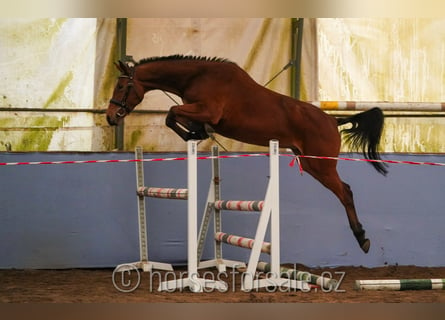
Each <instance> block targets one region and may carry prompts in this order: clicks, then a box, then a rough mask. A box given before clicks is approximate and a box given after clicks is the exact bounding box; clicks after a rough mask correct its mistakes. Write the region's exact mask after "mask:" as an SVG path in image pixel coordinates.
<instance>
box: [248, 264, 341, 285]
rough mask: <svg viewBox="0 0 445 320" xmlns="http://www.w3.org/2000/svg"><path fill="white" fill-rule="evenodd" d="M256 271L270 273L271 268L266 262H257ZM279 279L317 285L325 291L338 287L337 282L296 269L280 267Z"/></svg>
mask: <svg viewBox="0 0 445 320" xmlns="http://www.w3.org/2000/svg"><path fill="white" fill-rule="evenodd" d="M257 270H259V271H262V272H266V273H267V272H270V271H271V266H270V263H267V262H261V261H260V262H258V265H257ZM280 273H281V274H280V277H285V278H289V279H292V280H300V281H305V282H307V283H310V284H314V285H318V286H320V287H322V288H325V289H335V288H336V287H337V285H338V281H337V280H335V279H332V278H326V277H322V276H318V275H315V274H312V273H310V272H307V271H300V270H296V269H291V268H286V267H280Z"/></svg>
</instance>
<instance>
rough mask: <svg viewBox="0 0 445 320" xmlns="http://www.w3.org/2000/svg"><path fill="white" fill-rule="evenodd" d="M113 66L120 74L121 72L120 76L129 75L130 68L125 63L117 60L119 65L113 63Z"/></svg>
mask: <svg viewBox="0 0 445 320" xmlns="http://www.w3.org/2000/svg"><path fill="white" fill-rule="evenodd" d="M114 65H115V66H116V67H117V68H118V69H119V71H120V72H122V74H124V75H127V76H128V75H130V71H131V70H130V67H129V66H128V65H127V64H126V63H125V62H122V61H121V60H119V64H117V63H116V62H115V63H114Z"/></svg>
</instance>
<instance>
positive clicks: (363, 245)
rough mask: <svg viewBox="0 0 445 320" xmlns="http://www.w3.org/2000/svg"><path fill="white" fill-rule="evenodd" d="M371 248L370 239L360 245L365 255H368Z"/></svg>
mask: <svg viewBox="0 0 445 320" xmlns="http://www.w3.org/2000/svg"><path fill="white" fill-rule="evenodd" d="M370 246H371V241H369V239H365V241H364V242H363V243H362V244H361V245H360V247H361V248H362V250H363V251H364V252H365V253H368V251H369V247H370Z"/></svg>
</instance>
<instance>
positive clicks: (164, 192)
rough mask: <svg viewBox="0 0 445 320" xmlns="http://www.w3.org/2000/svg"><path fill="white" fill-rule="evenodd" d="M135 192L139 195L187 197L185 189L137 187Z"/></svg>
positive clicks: (169, 197) (170, 197)
mask: <svg viewBox="0 0 445 320" xmlns="http://www.w3.org/2000/svg"><path fill="white" fill-rule="evenodd" d="M136 193H137V195H138V196H140V197H151V198H162V199H180V200H187V199H188V190H187V189H174V188H154V187H139V188H138V189H137V191H136Z"/></svg>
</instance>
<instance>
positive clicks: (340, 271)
mask: <svg viewBox="0 0 445 320" xmlns="http://www.w3.org/2000/svg"><path fill="white" fill-rule="evenodd" d="M297 269H298V270H303V271H308V272H310V273H312V274H316V275H321V274H323V275H324V276H332V278H334V279H337V280H339V281H340V283H339V286H338V287H337V288H336V289H335V290H322V289H321V288H320V287H311V289H310V291H308V292H302V291H299V290H293V289H287V288H263V289H259V290H256V289H255V290H252V291H250V292H244V291H242V290H241V286H240V281H241V278H242V276H241V275H242V273H241V271H239V272H238V270H235V271H233V270H232V269H228V270H227V272H226V273H225V274H220V275H219V276H220V279H221V280H224V281H225V282H226V283H227V284H228V289H227V291H226V292H220V291H218V290H216V289H214V290H208V291H210V292H204V293H194V292H191V291H190V290H189V289H188V288H187V289H182V290H176V291H174V292H158V290H157V288H158V284H159V279H160V277H161V279H163V280H164V279H167V280H171V279H172V278H173V277H175V276H176V277H178V279H179V278H180V277H181V276H182V275H183V274H184V273H186V269H185V268H179V269H178V268H177V270H175V272H174V273H169V274H166V273H165V272H164V271H158V272H157V273H154V274H150V273H143V272H140V273H138V272H137V271H132V272H127V273H125V274H123V273H113V271H114V269H70V270H0V284H1V286H0V302H3V303H12V302H15V303H23V302H39V303H40V302H43V303H65V302H68V303H71V302H88V303H90V302H94V303H110V302H149V303H154V302H193V303H196V302H200V303H201V302H204V303H211V302H227V303H238V302H240V303H250V302H254V303H276V302H279V303H305V302H311V303H314V302H316V303H323V302H327V303H333V302H341V303H359V302H385V303H388V302H409V303H431V302H438V303H444V302H445V290H410V291H363V290H361V291H358V290H355V289H354V282H355V280H365V279H421V278H423V279H430V278H445V267H441V268H429V267H414V266H388V267H380V268H372V269H369V268H363V267H338V268H328V269H310V268H306V267H305V266H301V265H299V266H297ZM200 273H201V276H202V277H205V278H206V279H217V276H218V274H217V273H216V271H215V270H214V269H213V270H211V269H205V270H201V271H200ZM138 275H139V276H140V277H139V278H138ZM113 280H114V281H113ZM122 290H126V291H130V292H122ZM268 291H271V292H268Z"/></svg>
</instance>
